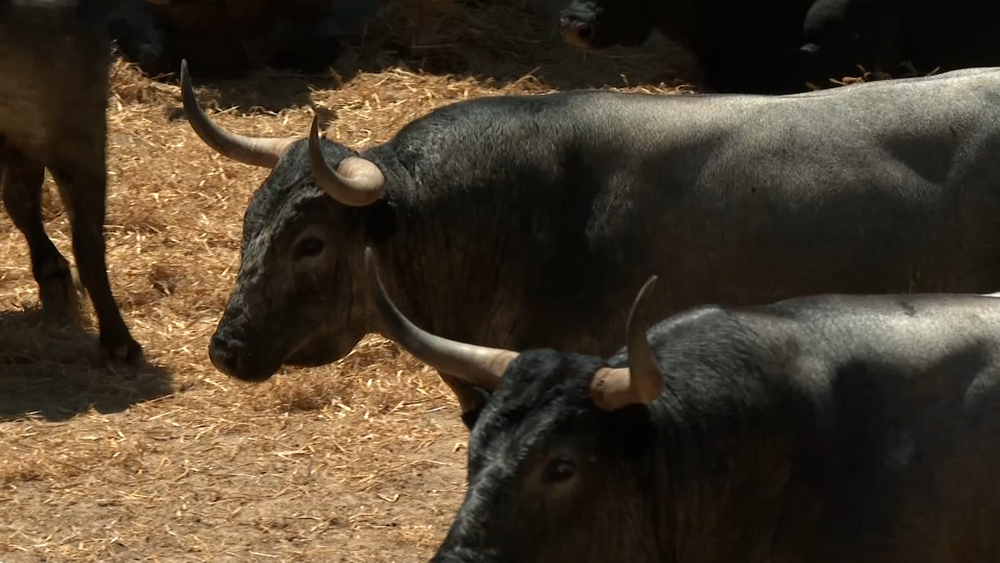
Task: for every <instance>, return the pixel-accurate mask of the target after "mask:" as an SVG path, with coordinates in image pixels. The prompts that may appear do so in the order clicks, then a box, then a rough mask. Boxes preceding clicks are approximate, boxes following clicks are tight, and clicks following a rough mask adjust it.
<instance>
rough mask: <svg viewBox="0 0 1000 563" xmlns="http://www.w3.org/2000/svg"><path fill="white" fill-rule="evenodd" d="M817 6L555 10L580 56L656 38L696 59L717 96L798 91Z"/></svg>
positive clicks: (590, 3)
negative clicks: (810, 16)
mask: <svg viewBox="0 0 1000 563" xmlns="http://www.w3.org/2000/svg"><path fill="white" fill-rule="evenodd" d="M813 2H814V0H777V1H771V2H743V1H740V0H718V1H714V2H700V1H698V0H572V1H571V2H570V3H569V4H568V5H567V6H566V7H565V8H563V9H562V11H560V13H559V16H560V24H561V27H562V31H563V37H564V39H565V40H566V42H567V43H569V44H570V45H573V46H575V47H580V48H582V49H584V50H592V49H593V50H600V49H605V48H608V47H611V46H614V45H623V46H627V47H633V46H638V45H640V44H642V43H644V42H645V41H646V40H647V39H648V38H649V36H650V34H651V33H652V32H653V30H656V31H659V32H660V33H662V34H663V35H665V36H666V37H667V38H669V39H670V40H671V41H673V42H675V43H676V44H678V45H680V46H681V47H683V48H684V49H685V50H687V51H689V52H690V53H691V54H692V55H694V56H695V57H696V58H697V59H698V62H699V63H700V66H701V70H702V74H703V80H704V83H705V85H707V86H708V87H709V88H711V89H713V90H716V91H718V92H739V93H760V94H777V93H788V92H792V91H798V90H803V89H804V88H805V84H804V82H803V81H802V80H801V78H802V75H801V69H802V64H803V56H802V54H801V53H800V52H799V49H800V47H801V46H802V44H803V37H802V26H803V22H804V21H805V18H806V14H807V13H808V11H809V9H810V7H811V6H812V3H813Z"/></svg>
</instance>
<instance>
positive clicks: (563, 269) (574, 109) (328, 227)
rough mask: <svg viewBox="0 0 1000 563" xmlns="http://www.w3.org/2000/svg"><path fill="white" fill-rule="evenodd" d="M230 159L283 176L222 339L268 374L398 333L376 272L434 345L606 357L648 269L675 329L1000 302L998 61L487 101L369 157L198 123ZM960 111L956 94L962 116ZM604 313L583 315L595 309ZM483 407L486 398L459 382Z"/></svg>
mask: <svg viewBox="0 0 1000 563" xmlns="http://www.w3.org/2000/svg"><path fill="white" fill-rule="evenodd" d="M181 79H182V92H183V101H184V108H185V110H186V113H187V116H188V119H189V123H190V125H191V126H192V127H193V129H194V130H195V131H196V132H197V134H198V135H199V136H200V137H201V138H202V139H203V140H204V141H205V142H206V143H207V144H208V145H209V146H211V147H212V148H214V149H215V150H217V151H219V152H220V153H222V154H224V155H226V156H228V157H231V158H235V159H237V160H239V161H241V162H244V163H249V164H253V165H257V166H264V167H271V172H270V174H269V176H268V177H267V179H266V180H265V181H264V183H263V184H262V186H261V187H260V188H259V189H258V190H257V191H256V192H255V193H254V195H253V197H252V198H251V200H250V202H249V205H248V207H247V210H246V213H245V215H244V219H243V234H242V242H241V246H240V266H239V271H238V273H237V278H236V284H235V287H234V288H233V290H232V293H231V295H230V296H229V300H228V303H227V304H226V308H225V312H224V314H223V315H222V318H221V319H220V321H219V324H218V326H217V328H216V331H215V333H214V335H213V336H212V338H211V340H210V343H209V357H210V358H211V361H212V363H213V364H214V365H215V366H216V368H218V369H219V370H220V371H221V372H223V373H226V374H228V375H231V376H234V377H237V378H240V379H244V380H248V381H261V380H265V379H267V378H269V377H271V375H273V374H274V373H275V372H277V371H278V370H279V368H280V367H281V366H282V365H292V366H318V365H323V364H328V363H331V362H334V361H336V360H338V359H340V358H342V357H343V356H345V355H346V354H347V353H348V352H350V351H351V350H352V349H353V348H354V346H355V345H356V344H357V343H358V341H359V340H360V339H361V338H362V337H363V336H364V335H366V334H368V333H372V332H377V331H378V328H379V326H378V319H377V317H376V316H374V315H373V314H372V313H371V304H370V299H369V297H368V294H367V284H366V283H365V282H364V280H363V279H362V276H361V275H360V272H362V271H363V269H362V267H363V263H362V256H363V251H364V248H365V247H366V246H368V245H371V246H372V247H373V248H374V252H375V256H376V259H377V261H378V263H379V265H380V266H381V267H382V268H383V271H385V272H386V274H385V275H386V286H387V288H388V290H389V292H390V294H391V295H393V296H394V297H395V298H396V299H397V300H398V301H399V303H400V306H401V307H402V308H403V310H404V312H406V314H408V315H409V316H411V318H413V319H414V321H415V322H418V323H420V324H421V326H424V327H426V328H427V330H429V331H432V332H434V333H435V334H440V335H442V336H444V337H447V338H453V339H456V340H463V341H466V342H471V343H473V344H478V345H485V346H496V347H505V348H509V349H526V348H530V347H552V348H557V349H564V350H572V351H576V352H580V353H589V354H598V355H607V354H611V353H612V352H614V350H615V349H617V346H618V339H619V336H618V335H620V333H621V331H622V330H624V325H625V315H624V310H625V309H626V308H627V307H628V304H629V303H630V302H631V298H632V296H633V295H634V294H635V291H636V290H637V289H638V288H639V286H640V285H641V284H642V283H643V281H644V280H645V279H646V278H647V277H648V276H650V275H653V274H657V275H660V276H669V279H670V284H669V287H667V288H666V290H664V291H660V292H658V293H657V295H655V296H654V297H653V298H651V304H650V307H652V309H653V311H655V313H656V314H658V315H661V316H666V315H668V314H671V313H673V312H677V311H679V310H682V309H684V308H687V307H690V306H694V305H697V304H699V303H706V302H708V303H711V302H727V303H732V304H758V303H765V302H769V301H773V300H775V299H780V298H787V297H794V296H798V295H809V294H818V293H829V292H844V293H883V292H908V291H924V292H938V291H951V292H970V293H986V292H989V291H997V288H998V287H1000V262H998V258H1000V222H998V221H997V217H1000V189H998V186H1000V160H998V159H997V158H996V155H997V154H1000V127H998V125H997V124H1000V69H979V70H964V71H956V72H954V73H946V74H942V75H938V76H933V77H922V78H910V79H900V80H896V81H882V82H872V83H866V84H857V85H852V86H847V87H844V88H837V89H833V90H826V91H821V92H813V93H806V94H797V95H789V96H783V97H769V96H750V95H708V94H706V95H684V96H660V95H645V94H625V93H616V92H608V91H577V92H563V93H554V94H548V95H539V96H503V97H492V98H480V99H475V100H469V101H464V102H459V103H455V104H452V105H449V106H445V107H443V108H439V109H437V110H435V111H433V112H431V113H429V114H427V115H426V116H424V117H422V118H419V119H416V120H414V121H412V122H411V123H409V124H408V125H406V126H404V127H403V128H402V129H401V130H400V131H399V132H397V133H396V135H395V136H394V137H393V138H392V139H391V140H389V141H388V142H386V143H384V144H380V145H377V146H374V147H371V148H369V149H367V150H365V151H363V152H360V153H359V152H355V151H352V150H350V149H349V148H347V147H345V146H343V145H341V144H339V143H336V142H334V141H333V140H330V139H325V138H321V137H320V136H319V134H318V130H319V127H318V124H317V122H316V121H315V120H314V122H313V126H312V129H311V131H310V133H309V136H308V139H302V138H299V137H290V138H284V139H279V138H262V139H256V138H248V137H243V136H240V135H235V134H233V133H230V132H227V131H225V130H223V129H221V128H220V127H218V126H217V125H215V124H214V123H212V121H211V120H210V119H209V118H208V116H207V115H205V114H204V113H203V112H202V110H201V109H200V108H199V107H198V103H197V100H196V99H195V97H194V93H193V91H192V89H191V82H190V76H189V75H188V71H187V68H186V66H182V69H181ZM942 100H947V103H943V102H942ZM584 304H585V305H584ZM443 376H444V379H445V381H447V382H448V383H449V385H452V388H453V389H455V390H456V393H457V394H458V395H459V399H460V401H461V403H462V409H463V412H466V413H467V414H469V415H470V416H472V415H473V413H474V412H475V410H476V409H477V408H478V406H481V401H482V399H481V393H480V392H479V390H478V389H476V388H474V387H470V386H467V385H465V384H464V383H463V382H461V381H457V380H455V379H454V378H452V377H450V376H449V375H448V374H443Z"/></svg>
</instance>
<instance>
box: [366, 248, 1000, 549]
mask: <svg viewBox="0 0 1000 563" xmlns="http://www.w3.org/2000/svg"><path fill="white" fill-rule="evenodd" d="M372 258H374V256H372ZM368 269H369V280H370V282H369V283H370V285H372V286H374V290H373V291H374V292H375V293H376V303H377V305H378V308H379V311H380V312H381V313H382V315H383V326H384V327H385V331H386V334H387V335H388V336H391V337H392V338H393V339H395V340H397V341H398V342H399V343H400V344H401V345H402V346H403V347H404V348H405V349H407V350H409V351H410V352H411V353H412V354H414V355H415V356H416V357H418V358H420V359H422V360H423V361H425V362H426V363H428V364H429V365H431V366H434V367H437V368H438V369H440V370H444V371H447V372H448V373H451V374H455V375H456V376H457V377H459V378H462V379H465V380H466V381H468V382H470V383H475V384H477V385H482V386H484V387H486V388H488V389H491V390H493V394H492V396H491V398H490V400H489V402H488V404H487V405H486V407H485V408H484V409H483V411H482V414H481V416H480V418H479V421H478V422H477V423H476V425H475V427H474V428H473V430H472V434H471V436H470V437H469V456H468V458H469V466H468V491H467V493H466V497H465V501H464V502H463V504H462V506H461V508H460V509H459V511H458V514H457V516H456V517H455V520H454V523H453V524H452V526H451V530H450V531H449V533H448V535H447V537H446V538H445V540H444V543H443V545H442V546H441V547H440V549H439V550H438V553H437V555H436V556H435V557H434V558H433V559H432V561H436V562H440V563H459V562H469V563H472V562H475V563H500V562H519V563H520V562H532V561H539V562H541V561H545V562H561V561H573V562H595V563H596V562H609V563H610V562H620V561H628V562H630V563H643V562H650V563H652V562H661V561H662V562H671V563H686V562H703V561H775V562H777V561H795V562H806V561H809V562H816V563H832V562H847V561H851V562H857V563H876V562H888V561H892V562H899V563H952V562H957V561H963V562H969V563H971V562H982V563H986V562H1000V535H998V534H997V530H1000V490H998V488H997V486H996V476H997V474H998V472H1000V440H998V439H997V436H1000V299H997V298H996V297H986V296H973V295H881V296H844V295H826V296H819V297H805V298H798V299H794V300H788V301H783V302H779V303H775V304H772V305H767V306H758V307H751V308H735V307H718V306H709V305H706V306H700V307H697V308H694V309H691V310H688V311H685V312H683V313H680V314H678V315H676V316H674V317H672V318H669V319H667V320H664V321H662V322H660V323H658V324H656V325H655V326H653V327H652V328H651V329H650V330H649V331H648V332H647V331H645V330H643V327H644V326H645V324H644V323H642V322H640V321H639V320H638V318H637V317H636V312H637V310H638V311H641V310H643V309H645V307H642V306H641V303H642V301H643V299H644V297H645V298H648V296H649V289H650V288H651V285H652V284H651V283H650V284H647V285H646V286H645V287H644V288H643V290H642V291H641V292H640V294H639V297H638V298H637V299H636V303H635V305H633V308H632V313H631V315H630V317H629V321H628V323H627V326H628V328H627V336H626V342H627V348H626V350H622V351H619V352H618V353H617V354H616V355H614V356H613V357H611V358H610V359H608V360H603V359H601V358H599V357H595V356H584V355H579V354H573V353H568V352H562V351H556V350H551V349H540V350H527V351H524V352H522V353H520V354H518V353H515V352H512V351H508V350H501V349H491V348H484V347H477V346H470V345H468V344H464V343H460V342H455V341H451V340H445V339H442V338H439V337H436V336H434V335H431V334H428V333H426V332H424V331H422V330H421V329H420V328H418V327H416V326H415V325H413V324H412V323H411V322H410V321H408V320H407V319H406V318H405V317H403V316H402V315H401V314H400V313H399V311H398V310H397V309H396V308H395V307H394V306H393V304H392V302H391V301H390V300H389V298H388V297H387V296H386V295H385V290H384V289H383V288H382V286H381V284H380V283H379V282H378V281H377V275H378V274H377V268H376V266H375V260H374V259H371V260H370V261H369V264H368ZM650 281H652V280H650Z"/></svg>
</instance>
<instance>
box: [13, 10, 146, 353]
mask: <svg viewBox="0 0 1000 563" xmlns="http://www.w3.org/2000/svg"><path fill="white" fill-rule="evenodd" d="M108 10H109V8H108V4H107V2H106V1H101V0H87V1H83V0H61V1H59V2H53V1H42V0H9V1H7V2H0V75H2V76H3V77H4V79H3V80H0V176H2V188H3V202H4V207H5V208H6V209H7V213H8V214H9V215H10V217H11V220H12V221H13V223H14V225H15V226H16V227H17V229H18V230H20V231H21V233H23V234H24V236H25V238H26V239H27V242H28V247H29V249H30V253H31V269H32V273H33V275H34V278H35V281H36V282H37V283H38V289H39V296H40V298H41V301H42V308H43V310H44V312H45V313H46V314H47V315H49V316H51V317H54V318H63V319H65V318H68V317H71V316H74V314H75V313H76V312H77V311H76V304H77V301H76V288H75V286H74V284H73V278H72V275H71V273H70V268H69V263H68V262H67V261H66V259H65V258H64V257H63V256H62V254H60V253H59V251H58V250H57V249H56V247H55V245H53V244H52V241H51V240H50V239H49V237H48V235H46V233H45V228H44V225H43V224H42V215H41V207H42V182H43V180H44V174H45V170H46V169H47V170H48V171H49V173H50V174H51V175H52V177H53V178H54V179H55V181H56V184H57V185H58V187H59V192H60V195H61V196H62V200H63V202H64V203H65V205H66V209H67V213H68V215H69V219H70V223H71V226H72V235H73V255H74V256H75V258H76V264H77V270H78V271H79V275H80V281H81V282H82V284H83V287H84V288H85V289H86V290H87V292H88V293H89V295H90V299H91V302H92V303H93V305H94V310H95V312H96V313H97V319H98V323H99V328H100V347H101V350H102V351H103V354H104V355H105V356H107V357H110V358H115V359H120V360H135V359H139V358H141V356H142V347H141V346H140V345H139V344H138V343H137V342H136V341H135V340H133V339H132V336H131V335H130V333H129V330H128V327H126V326H125V322H124V320H122V317H121V312H120V310H119V308H118V304H117V302H116V301H115V298H114V296H113V294H112V292H111V286H110V283H109V281H108V275H107V267H106V264H105V243H104V231H103V229H104V217H105V197H106V195H105V194H106V189H107V174H106V169H105V166H106V157H105V143H106V131H107V124H106V121H105V109H106V105H107V99H108V65H109V63H110V49H109V39H108Z"/></svg>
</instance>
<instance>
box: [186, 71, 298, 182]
mask: <svg viewBox="0 0 1000 563" xmlns="http://www.w3.org/2000/svg"><path fill="white" fill-rule="evenodd" d="M181 98H182V99H183V100H184V112H185V113H186V114H187V117H188V123H190V124H191V128H192V129H194V132H195V133H197V134H198V137H200V138H201V140H202V141H204V142H205V144H206V145H208V146H210V147H212V148H213V149H215V150H216V151H218V153H219V154H221V155H222V156H225V157H227V158H231V159H233V160H236V161H239V162H242V163H244V164H251V165H254V166H263V167H266V168H274V166H275V165H276V164H278V159H279V158H281V155H282V154H284V152H285V150H286V149H288V147H289V146H290V145H291V144H292V143H294V142H295V141H297V140H298V138H297V137H288V138H285V139H275V138H269V137H244V136H242V135H236V134H233V133H230V132H228V131H226V130H225V129H223V128H222V127H219V126H218V125H216V124H215V123H214V122H213V121H212V120H211V119H210V118H209V117H208V116H207V115H205V112H204V111H203V110H202V109H201V106H199V105H198V100H197V99H196V98H195V97H194V90H193V89H192V88H191V75H190V74H189V73H188V66H187V59H183V60H181Z"/></svg>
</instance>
